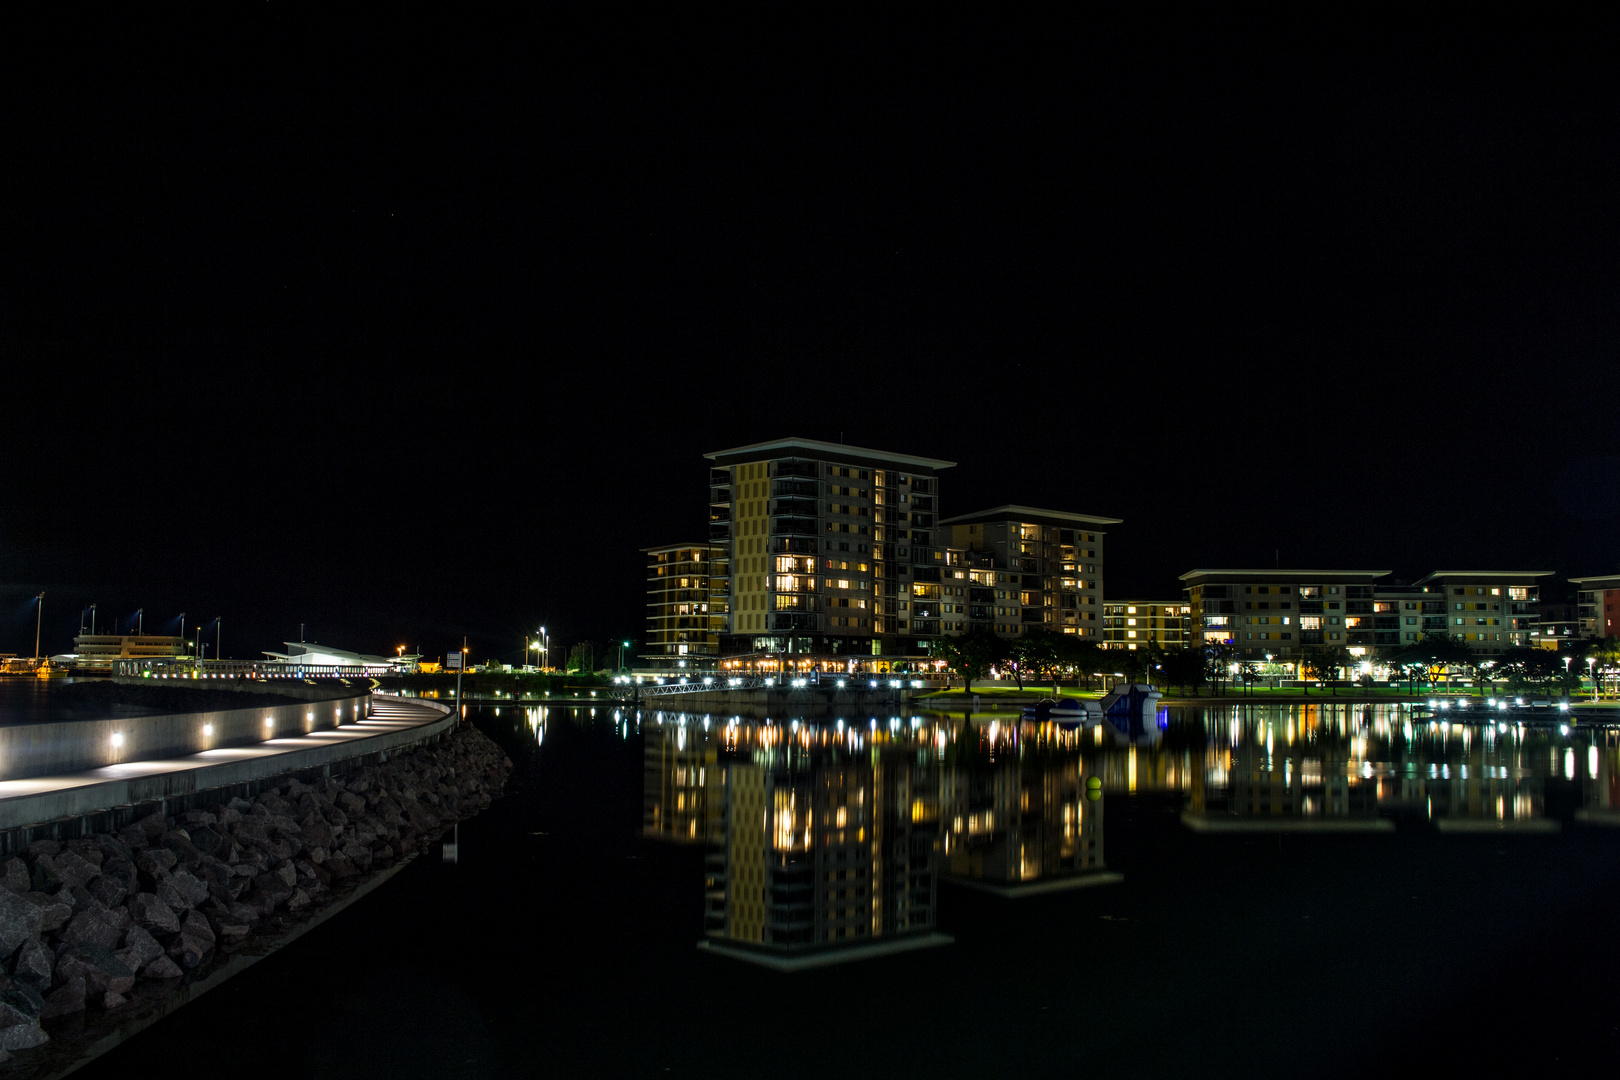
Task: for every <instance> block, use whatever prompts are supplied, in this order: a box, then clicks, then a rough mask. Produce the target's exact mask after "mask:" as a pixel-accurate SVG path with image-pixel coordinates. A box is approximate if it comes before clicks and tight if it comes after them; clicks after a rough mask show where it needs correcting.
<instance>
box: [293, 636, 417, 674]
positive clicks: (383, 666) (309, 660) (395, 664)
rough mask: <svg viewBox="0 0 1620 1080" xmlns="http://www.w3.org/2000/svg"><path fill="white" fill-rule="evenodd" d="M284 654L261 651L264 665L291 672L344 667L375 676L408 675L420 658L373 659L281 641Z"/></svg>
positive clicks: (314, 645)
mask: <svg viewBox="0 0 1620 1080" xmlns="http://www.w3.org/2000/svg"><path fill="white" fill-rule="evenodd" d="M282 644H283V645H285V646H286V648H287V651H286V652H272V651H271V650H269V649H266V650H264V655H265V658H266V659H265V661H263V662H265V663H270V664H283V665H286V666H287V667H290V668H311V667H344V668H364V669H366V670H367V671H371V672H375V673H377V674H387V673H389V672H395V671H409V670H412V669H413V668H415V667H416V665H417V662H418V661H419V660H420V659H421V657H419V656H373V655H371V654H370V653H357V652H350V651H349V650H347V649H334V648H332V647H331V646H330V645H317V644H316V643H315V642H313V641H284V642H282Z"/></svg>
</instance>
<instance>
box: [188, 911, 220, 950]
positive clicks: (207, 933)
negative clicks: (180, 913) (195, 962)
mask: <svg viewBox="0 0 1620 1080" xmlns="http://www.w3.org/2000/svg"><path fill="white" fill-rule="evenodd" d="M180 933H181V934H182V935H185V934H189V935H191V936H192V937H194V938H196V939H197V940H198V941H203V942H207V943H208V944H209V945H210V946H212V945H213V944H214V943H215V942H214V928H213V927H212V926H210V925H208V918H207V917H206V916H205V915H203V913H202V912H200V911H188V912H186V917H185V918H184V919H182V920H181V921H180Z"/></svg>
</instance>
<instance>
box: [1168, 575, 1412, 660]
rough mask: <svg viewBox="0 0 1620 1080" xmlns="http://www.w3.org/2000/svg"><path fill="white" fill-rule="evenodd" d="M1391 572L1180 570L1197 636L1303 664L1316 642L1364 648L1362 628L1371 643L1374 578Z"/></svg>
mask: <svg viewBox="0 0 1620 1080" xmlns="http://www.w3.org/2000/svg"><path fill="white" fill-rule="evenodd" d="M1389 573H1390V571H1388V570H1281V569H1278V570H1221V569H1207V570H1189V571H1187V573H1185V574H1182V575H1181V581H1182V582H1183V583H1184V588H1186V590H1187V603H1188V606H1189V607H1190V608H1191V609H1192V610H1191V611H1190V612H1189V623H1188V633H1189V636H1190V637H1191V638H1192V639H1193V641H1194V642H1195V643H1199V642H1201V643H1203V644H1227V645H1230V646H1232V648H1233V649H1234V650H1235V655H1236V657H1237V658H1238V659H1243V660H1259V659H1268V658H1269V659H1273V660H1276V661H1281V662H1283V663H1288V664H1292V663H1297V662H1298V660H1299V659H1300V656H1301V655H1302V650H1303V649H1304V648H1306V647H1309V646H1317V645H1326V646H1348V645H1350V644H1358V647H1364V646H1359V640H1360V635H1361V634H1363V633H1364V634H1366V635H1368V642H1367V643H1368V644H1371V639H1370V635H1371V634H1372V632H1373V625H1372V623H1373V616H1374V612H1373V603H1374V600H1373V583H1374V582H1376V581H1377V580H1378V579H1379V578H1382V577H1386V576H1388V575H1389ZM1352 590H1353V594H1352ZM1352 600H1353V601H1355V605H1354V610H1353V611H1352V609H1351V607H1350V603H1351V601H1352ZM1363 609H1365V610H1363ZM1387 617H1388V615H1387V613H1386V618H1387ZM1348 620H1354V621H1353V622H1351V621H1348ZM1352 632H1357V633H1358V638H1357V641H1356V642H1352V641H1351V640H1350V638H1349V634H1350V633H1352Z"/></svg>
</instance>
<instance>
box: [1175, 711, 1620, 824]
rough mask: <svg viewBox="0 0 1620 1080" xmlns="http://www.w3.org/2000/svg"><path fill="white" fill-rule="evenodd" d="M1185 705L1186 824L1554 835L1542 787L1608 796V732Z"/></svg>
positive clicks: (1612, 763)
mask: <svg viewBox="0 0 1620 1080" xmlns="http://www.w3.org/2000/svg"><path fill="white" fill-rule="evenodd" d="M1189 712H1190V713H1191V714H1190V715H1187V716H1184V717H1182V718H1181V724H1180V726H1181V727H1183V728H1188V727H1192V728H1194V729H1201V731H1202V734H1203V736H1204V740H1203V741H1204V748H1203V751H1202V758H1203V767H1202V768H1201V769H1198V770H1187V774H1186V776H1185V787H1186V790H1187V792H1188V794H1189V800H1188V815H1187V818H1186V820H1187V821H1188V824H1190V825H1193V826H1194V827H1215V828H1222V827H1259V826H1262V825H1267V824H1270V825H1292V826H1294V827H1311V826H1313V825H1314V826H1319V827H1326V828H1332V827H1356V826H1358V825H1359V826H1360V827H1365V828H1372V829H1382V830H1388V829H1392V828H1393V827H1394V823H1395V822H1396V821H1397V820H1405V819H1412V820H1416V821H1420V822H1422V821H1428V822H1432V823H1433V824H1434V825H1435V826H1436V827H1437V828H1439V829H1441V830H1442V831H1474V830H1480V829H1488V830H1497V829H1519V830H1531V831H1556V829H1557V828H1558V823H1557V821H1555V820H1552V817H1550V816H1549V812H1550V807H1549V800H1550V798H1551V797H1552V796H1553V795H1554V794H1556V796H1557V797H1558V798H1559V799H1561V800H1563V801H1564V802H1565V803H1567V806H1566V807H1565V808H1564V809H1567V810H1573V809H1575V808H1578V807H1582V806H1584V807H1586V808H1587V809H1591V810H1606V809H1609V808H1612V807H1614V805H1615V802H1616V799H1615V796H1616V791H1615V782H1614V777H1615V775H1616V764H1617V743H1616V736H1615V733H1614V732H1613V731H1612V730H1609V729H1604V728H1591V727H1582V728H1572V727H1570V726H1569V725H1567V724H1564V725H1560V724H1557V723H1552V724H1545V725H1539V726H1526V725H1523V724H1510V723H1506V722H1496V723H1468V724H1456V723H1450V722H1447V721H1439V720H1430V719H1429V718H1428V717H1426V716H1416V717H1415V716H1413V714H1412V712H1411V711H1410V710H1409V709H1407V708H1405V707H1401V706H1382V705H1352V706H1334V705H1310V706H1294V707H1270V708H1244V707H1236V708H1232V709H1228V710H1203V711H1201V712H1199V711H1189ZM1176 726H1177V725H1175V724H1173V725H1172V727H1173V728H1174V727H1176Z"/></svg>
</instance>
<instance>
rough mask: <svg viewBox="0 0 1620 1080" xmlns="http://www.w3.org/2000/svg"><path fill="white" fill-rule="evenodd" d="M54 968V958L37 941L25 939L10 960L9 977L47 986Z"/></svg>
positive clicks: (49, 951)
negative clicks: (12, 959)
mask: <svg viewBox="0 0 1620 1080" xmlns="http://www.w3.org/2000/svg"><path fill="white" fill-rule="evenodd" d="M55 970H56V958H55V957H53V956H52V955H51V950H49V949H47V948H46V947H45V946H44V945H42V944H41V943H40V942H38V941H32V940H30V941H25V942H23V944H22V948H20V949H18V950H17V959H16V960H15V961H13V962H12V966H11V977H12V978H14V979H16V980H17V981H18V982H25V983H31V984H32V985H34V986H49V985H50V984H51V974H52V973H53V972H54V971H55Z"/></svg>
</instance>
